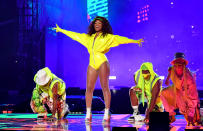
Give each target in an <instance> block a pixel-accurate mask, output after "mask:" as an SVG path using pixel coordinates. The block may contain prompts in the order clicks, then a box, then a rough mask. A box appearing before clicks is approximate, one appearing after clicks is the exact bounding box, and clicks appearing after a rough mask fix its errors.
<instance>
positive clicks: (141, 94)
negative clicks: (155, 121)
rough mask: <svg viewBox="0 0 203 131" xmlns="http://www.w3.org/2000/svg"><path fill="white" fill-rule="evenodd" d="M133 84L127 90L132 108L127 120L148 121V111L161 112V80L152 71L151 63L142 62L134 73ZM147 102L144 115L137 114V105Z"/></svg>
mask: <svg viewBox="0 0 203 131" xmlns="http://www.w3.org/2000/svg"><path fill="white" fill-rule="evenodd" d="M134 80H135V86H133V87H131V88H130V90H129V94H130V101H131V105H132V108H133V110H134V112H133V115H132V116H131V117H130V118H129V119H128V121H129V122H143V121H145V122H146V123H148V122H149V113H150V112H163V107H162V102H161V99H160V91H161V89H162V80H161V79H160V77H159V76H158V75H157V74H156V73H155V72H154V70H153V66H152V63H150V62H146V63H143V64H142V65H141V67H140V69H139V70H138V71H136V73H135V75H134ZM144 102H147V110H146V113H145V117H144V116H142V115H140V114H139V111H138V105H139V103H142V104H143V106H144Z"/></svg>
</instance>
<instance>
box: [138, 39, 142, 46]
mask: <svg viewBox="0 0 203 131" xmlns="http://www.w3.org/2000/svg"><path fill="white" fill-rule="evenodd" d="M142 42H144V40H143V39H139V40H138V41H137V43H138V45H139V47H142Z"/></svg>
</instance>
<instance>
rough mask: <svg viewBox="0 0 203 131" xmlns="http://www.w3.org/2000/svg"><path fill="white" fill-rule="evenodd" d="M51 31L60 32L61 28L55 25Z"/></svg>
mask: <svg viewBox="0 0 203 131" xmlns="http://www.w3.org/2000/svg"><path fill="white" fill-rule="evenodd" d="M52 29H53V30H56V32H60V31H61V28H60V27H59V26H58V25H57V24H56V27H54V28H52Z"/></svg>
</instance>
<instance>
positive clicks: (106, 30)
mask: <svg viewBox="0 0 203 131" xmlns="http://www.w3.org/2000/svg"><path fill="white" fill-rule="evenodd" d="M96 20H99V21H101V22H102V36H103V37H104V36H106V35H107V34H113V31H112V27H111V25H110V24H109V21H108V20H107V19H106V18H105V17H101V16H97V17H95V18H94V20H93V21H92V22H91V23H90V25H89V27H88V33H87V34H88V35H90V36H91V35H92V34H94V33H96V31H95V29H94V24H95V21H96Z"/></svg>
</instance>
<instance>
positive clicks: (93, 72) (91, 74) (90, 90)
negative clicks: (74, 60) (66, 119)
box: [85, 66, 98, 118]
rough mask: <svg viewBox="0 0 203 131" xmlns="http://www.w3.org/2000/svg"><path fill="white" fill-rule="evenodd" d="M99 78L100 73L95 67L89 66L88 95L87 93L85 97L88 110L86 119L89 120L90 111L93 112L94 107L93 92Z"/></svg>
mask: <svg viewBox="0 0 203 131" xmlns="http://www.w3.org/2000/svg"><path fill="white" fill-rule="evenodd" d="M97 77H98V71H96V70H95V69H94V68H93V67H91V66H88V69H87V85H86V86H87V87H86V93H85V97H86V99H85V100H86V108H87V112H88V113H87V114H86V117H87V118H89V117H90V114H89V113H90V111H89V110H91V106H92V97H93V91H94V88H95V83H96V80H97Z"/></svg>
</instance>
